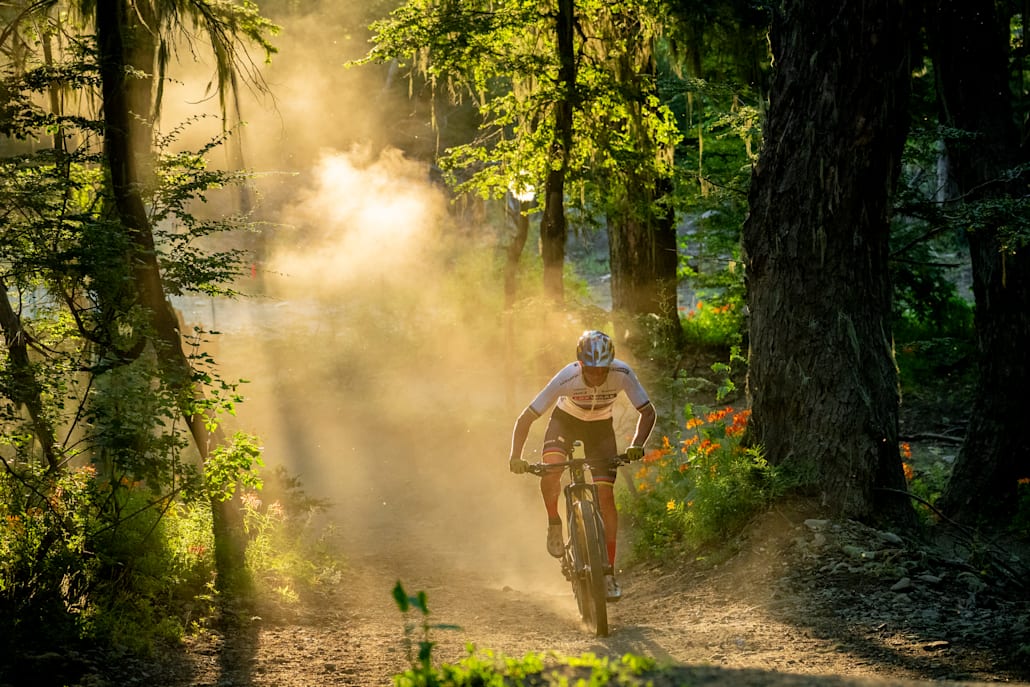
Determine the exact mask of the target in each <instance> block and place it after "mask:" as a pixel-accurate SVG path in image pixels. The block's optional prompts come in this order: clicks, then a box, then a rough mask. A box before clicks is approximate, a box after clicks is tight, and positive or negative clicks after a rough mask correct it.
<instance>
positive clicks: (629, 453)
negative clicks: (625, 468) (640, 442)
mask: <svg viewBox="0 0 1030 687" xmlns="http://www.w3.org/2000/svg"><path fill="white" fill-rule="evenodd" d="M643 457H644V447H643V446H630V447H629V448H628V449H626V459H627V460H628V461H629V462H631V463H632V462H633V461H635V460H640V459H641V458H643Z"/></svg>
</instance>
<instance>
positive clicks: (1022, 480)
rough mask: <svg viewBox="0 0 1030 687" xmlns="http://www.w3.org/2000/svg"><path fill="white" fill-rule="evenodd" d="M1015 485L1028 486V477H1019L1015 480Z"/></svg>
mask: <svg viewBox="0 0 1030 687" xmlns="http://www.w3.org/2000/svg"><path fill="white" fill-rule="evenodd" d="M1016 484H1030V477H1020V478H1019V479H1018V480H1016Z"/></svg>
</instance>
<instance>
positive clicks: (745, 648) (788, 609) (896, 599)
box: [90, 501, 1030, 687]
mask: <svg viewBox="0 0 1030 687" xmlns="http://www.w3.org/2000/svg"><path fill="white" fill-rule="evenodd" d="M398 544H399V542H398ZM955 544H956V542H955V541H953V540H952V541H948V542H945V541H943V538H941V539H939V540H938V541H936V542H929V541H923V542H919V541H915V540H910V539H902V538H898V537H896V536H894V535H891V534H890V533H885V532H881V531H877V530H874V529H871V528H868V527H865V526H863V525H860V524H858V523H855V522H849V521H844V522H834V521H829V520H826V519H823V518H820V517H819V516H818V512H817V508H815V505H814V504H812V503H808V502H804V501H793V502H790V503H784V504H780V505H778V506H777V507H775V508H773V509H771V510H770V511H768V512H767V513H765V514H763V515H762V516H760V517H758V518H756V519H755V521H754V522H753V523H752V525H751V526H750V527H749V528H748V529H747V531H746V532H744V533H743V534H742V535H741V537H740V538H739V539H738V540H736V541H735V542H734V545H733V547H732V550H731V551H727V557H726V558H725V560H722V561H721V562H720V563H719V564H717V565H716V564H712V563H711V562H707V563H695V564H692V565H685V566H682V565H681V566H669V567H651V566H648V567H643V566H641V567H633V568H629V569H626V570H623V572H622V575H621V580H622V584H623V585H624V588H625V590H626V591H625V598H624V599H623V600H622V601H621V602H620V603H619V604H617V605H611V606H610V616H611V624H612V631H611V634H610V636H608V637H603V638H600V637H594V636H591V635H590V634H589V633H588V632H587V631H586V630H584V629H583V628H582V627H581V626H580V625H579V623H578V622H577V618H576V613H575V606H574V602H573V601H572V599H571V595H570V594H569V593H568V592H567V591H565V590H563V589H561V588H560V586H559V587H551V586H547V587H544V588H540V587H531V586H518V587H515V586H510V585H504V584H498V582H497V581H496V580H495V579H491V576H490V575H489V574H487V573H486V572H485V571H484V570H477V569H475V568H465V567H462V568H456V567H454V566H451V565H449V564H448V562H447V557H446V556H441V557H440V558H439V559H438V565H437V566H435V568H433V569H431V570H427V569H425V568H424V567H423V566H421V565H420V566H418V567H417V569H414V568H412V567H411V562H412V561H414V560H416V559H417V556H416V555H415V552H412V551H406V550H405V547H404V546H403V545H399V546H391V547H383V548H382V549H381V550H378V551H374V552H369V553H368V555H366V556H362V557H360V558H356V559H354V560H353V561H352V562H351V567H350V568H349V570H348V571H347V574H346V577H345V583H344V584H342V585H339V587H338V588H336V589H334V591H333V593H332V594H327V595H326V596H324V597H320V598H318V599H309V600H307V601H306V602H304V603H301V604H299V605H295V606H291V607H278V608H274V607H267V608H264V609H262V610H260V611H258V612H257V613H255V614H254V615H253V616H245V617H243V618H242V619H241V620H240V621H239V622H238V623H234V624H232V625H230V626H226V627H223V628H222V629H221V630H219V631H211V632H208V633H205V634H203V635H200V636H197V637H194V638H192V639H191V640H190V641H189V642H188V643H187V644H186V646H185V651H184V652H183V653H182V654H181V655H177V656H175V657H174V660H171V659H169V660H165V661H162V662H161V663H159V664H153V665H139V666H135V667H133V668H132V669H131V670H126V669H125V668H126V666H124V665H122V666H120V667H119V669H118V671H117V673H118V675H119V679H118V682H117V683H115V682H112V683H110V684H121V685H163V686H165V687H201V686H204V687H207V686H210V687H215V686H227V685H238V686H251V685H253V686H258V685H262V686H266V685H267V686H269V687H271V686H273V685H275V686H279V687H302V686H304V687H307V686H312V685H353V686H355V687H357V686H362V687H364V686H368V685H389V684H391V676H392V675H394V674H396V673H399V672H402V671H403V670H405V669H406V668H407V667H409V666H410V665H411V663H410V657H409V655H408V644H407V642H406V635H405V629H404V628H405V623H409V624H410V623H418V622H420V620H419V619H418V618H414V617H408V618H406V619H405V618H403V617H402V616H401V614H400V612H399V611H398V610H397V608H396V607H394V606H393V603H392V602H391V601H390V598H389V591H390V588H391V587H392V585H393V583H394V579H395V577H396V576H398V575H400V576H402V577H404V578H405V579H406V580H407V582H406V584H408V585H410V586H409V592H410V591H414V590H416V589H417V590H423V591H426V593H427V595H428V605H429V608H430V610H431V611H432V613H431V617H430V622H433V623H444V624H447V625H453V626H455V627H454V628H443V629H434V630H431V635H430V636H431V639H432V640H433V641H435V642H436V643H437V644H436V646H435V647H434V649H433V656H434V659H435V660H437V661H447V662H455V661H457V660H459V659H461V658H462V657H463V656H465V655H466V644H467V643H470V642H472V643H475V646H476V647H478V649H482V650H487V649H489V650H492V651H494V652H497V653H499V654H503V655H504V656H508V657H522V656H523V655H525V654H527V653H530V652H535V653H539V654H542V655H545V656H547V655H550V654H551V652H555V653H557V654H561V655H572V656H578V655H580V654H583V653H586V652H590V653H593V654H595V655H598V656H611V657H619V656H621V655H623V654H626V653H634V654H639V655H646V656H651V657H653V658H656V659H657V660H658V661H659V662H660V663H662V664H666V665H670V666H672V665H675V666H677V667H670V668H668V669H666V670H664V671H661V672H658V673H654V674H652V675H650V676H649V679H650V680H651V683H649V684H653V685H655V686H656V687H661V686H662V685H669V686H671V685H830V684H837V685H852V684H854V685H857V684H877V685H910V684H918V683H921V682H922V681H935V682H937V683H942V682H943V683H945V684H951V683H955V684H964V685H970V684H975V683H987V682H1008V683H1017V682H1020V681H1030V656H1028V654H1027V645H1028V643H1030V630H1028V621H1030V604H1028V599H1027V594H1026V590H1025V588H1024V589H1020V588H1019V587H1018V585H1017V584H1015V581H1014V580H1010V579H1007V578H1006V574H1005V573H1004V572H1003V571H1000V569H994V572H992V573H989V574H986V575H984V574H980V572H981V571H979V570H977V569H975V568H973V567H972V566H971V565H970V563H969V561H968V556H967V555H966V553H962V551H961V549H962V547H961V546H959V547H956V546H955ZM540 549H541V553H543V538H542V537H541V542H540ZM982 553H983V554H990V557H991V559H992V560H994V561H995V562H999V561H1000V562H1002V563H1005V562H1006V561H1007V556H1005V555H1001V556H1000V557H999V554H1001V551H1000V550H994V551H990V552H988V551H983V552H982ZM406 554H411V555H406ZM543 555H546V554H543ZM985 560H986V557H985V558H983V559H982V561H985ZM553 572H554V577H559V575H558V571H557V569H555V570H554V571H553ZM413 638H414V639H415V640H416V641H417V640H418V639H421V638H422V635H421V632H420V631H416V632H415V633H414V635H413ZM552 663H553V661H552ZM90 684H97V685H99V684H104V683H103V682H99V681H98V682H94V683H90ZM640 684H645V683H643V682H641V683H640Z"/></svg>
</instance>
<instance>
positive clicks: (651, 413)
mask: <svg viewBox="0 0 1030 687" xmlns="http://www.w3.org/2000/svg"><path fill="white" fill-rule="evenodd" d="M637 412H638V413H640V417H638V418H637V430H636V431H635V432H634V433H633V441H632V442H631V443H630V446H643V445H644V442H645V441H647V437H649V436H650V435H651V430H652V429H654V425H655V422H656V421H657V420H658V411H656V410H655V407H654V404H653V403H651V402H650V401H648V402H647V403H646V404H645V405H643V406H641V407H639V408H637Z"/></svg>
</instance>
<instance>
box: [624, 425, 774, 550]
mask: <svg viewBox="0 0 1030 687" xmlns="http://www.w3.org/2000/svg"><path fill="white" fill-rule="evenodd" d="M749 414H750V411H748V410H738V409H735V408H733V407H724V408H719V409H712V410H703V409H700V408H695V407H693V406H689V405H688V406H687V407H686V411H685V415H686V418H687V420H686V423H685V424H684V426H683V429H682V430H681V431H680V434H679V436H677V437H675V438H674V439H671V440H670V439H669V438H668V437H663V439H662V447H661V448H660V449H658V450H655V451H652V452H650V453H649V454H647V455H646V456H645V457H644V462H643V465H642V466H641V468H640V469H639V470H638V471H637V473H636V480H635V481H636V485H637V486H636V493H635V494H633V495H630V496H626V495H624V496H623V497H622V503H621V505H622V507H623V510H624V511H626V512H628V513H629V514H630V516H631V517H632V518H633V519H634V521H635V523H636V531H637V534H636V537H637V540H636V542H635V545H634V552H635V554H636V555H638V556H640V557H642V558H660V557H663V556H667V555H671V554H675V553H676V552H678V551H683V550H692V551H697V550H699V549H701V548H702V547H704V546H705V545H707V544H710V543H713V542H715V541H717V540H719V539H722V538H724V537H726V536H727V535H730V534H732V533H733V532H736V531H738V530H739V529H740V528H741V527H742V526H743V525H744V524H745V523H746V522H747V521H748V520H749V519H750V518H751V516H752V515H753V514H754V513H755V512H756V511H757V510H758V509H760V508H762V507H763V506H765V505H767V504H768V502H769V501H770V500H771V499H772V498H773V497H774V496H776V495H778V494H779V493H780V489H781V487H780V485H779V483H780V480H779V477H778V475H777V472H776V470H775V469H774V468H773V467H772V466H770V465H769V464H768V463H767V462H766V461H765V459H764V458H763V457H762V453H761V451H760V450H759V449H757V448H746V447H743V446H741V444H740V439H741V436H742V435H743V433H744V429H745V427H746V425H747V419H748V416H749Z"/></svg>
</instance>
